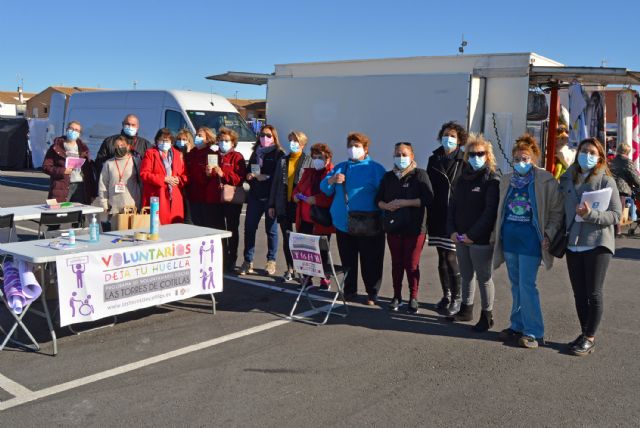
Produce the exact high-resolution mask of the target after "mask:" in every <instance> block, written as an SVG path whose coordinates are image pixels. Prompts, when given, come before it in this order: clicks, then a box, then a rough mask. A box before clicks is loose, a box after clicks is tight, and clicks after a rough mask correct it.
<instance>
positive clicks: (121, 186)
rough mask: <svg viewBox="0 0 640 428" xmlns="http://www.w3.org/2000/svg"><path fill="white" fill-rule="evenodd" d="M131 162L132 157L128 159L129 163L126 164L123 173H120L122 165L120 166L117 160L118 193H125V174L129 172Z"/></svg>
mask: <svg viewBox="0 0 640 428" xmlns="http://www.w3.org/2000/svg"><path fill="white" fill-rule="evenodd" d="M130 160H131V156H128V157H127V161H126V162H125V163H124V168H123V169H122V172H121V171H120V165H118V159H116V168H117V170H118V182H117V183H116V189H115V192H116V193H124V190H125V186H124V173H125V172H126V171H127V165H129V161H130Z"/></svg>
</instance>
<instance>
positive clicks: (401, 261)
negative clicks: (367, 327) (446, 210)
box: [376, 142, 433, 314]
mask: <svg viewBox="0 0 640 428" xmlns="http://www.w3.org/2000/svg"><path fill="white" fill-rule="evenodd" d="M393 164H394V166H393V170H391V171H389V172H387V173H386V174H385V175H384V177H383V178H382V181H381V182H380V188H379V189H378V194H377V196H376V201H377V203H378V207H379V208H380V209H381V210H383V219H384V223H383V224H384V228H385V232H387V244H388V245H389V251H390V252H391V277H392V279H393V299H392V300H391V304H390V305H389V309H390V310H392V311H394V312H395V311H397V310H398V309H399V308H400V306H401V305H402V279H403V277H404V274H405V272H406V273H407V281H408V282H409V306H408V307H407V312H409V313H410V314H417V313H418V306H419V305H418V286H419V283H420V255H421V254H422V249H423V248H424V242H425V239H426V232H427V230H426V226H425V214H426V211H427V209H429V207H430V206H431V203H432V202H433V189H432V188H431V181H429V176H428V175H427V172H426V171H425V170H423V169H420V168H418V166H417V165H416V162H415V159H414V154H413V146H412V145H411V143H405V142H401V143H397V144H396V146H395V150H394V158H393ZM386 217H388V218H386ZM380 262H382V261H380Z"/></svg>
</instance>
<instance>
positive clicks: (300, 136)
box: [287, 131, 308, 147]
mask: <svg viewBox="0 0 640 428" xmlns="http://www.w3.org/2000/svg"><path fill="white" fill-rule="evenodd" d="M291 137H294V138H295V139H296V141H297V142H298V143H300V144H301V145H302V146H303V147H304V146H306V145H307V140H308V138H307V134H305V133H304V132H302V131H291V132H289V135H288V136H287V138H289V139H291Z"/></svg>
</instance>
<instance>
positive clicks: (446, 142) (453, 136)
mask: <svg viewBox="0 0 640 428" xmlns="http://www.w3.org/2000/svg"><path fill="white" fill-rule="evenodd" d="M438 142H439V144H440V147H438V148H437V149H436V150H434V151H433V154H432V155H431V156H430V157H429V162H428V164H427V174H429V180H431V185H432V186H433V194H434V196H433V207H432V209H431V210H429V215H428V216H427V229H428V239H429V246H431V247H436V250H437V251H438V274H439V276H440V284H441V286H442V299H440V301H439V302H438V303H437V305H436V306H437V309H438V310H439V311H440V312H443V313H445V314H447V315H449V314H455V313H457V312H458V311H459V310H460V305H461V297H462V295H461V288H460V268H459V267H458V261H457V259H456V246H455V243H454V242H453V241H452V240H451V239H450V234H449V233H448V230H447V209H448V207H449V201H450V199H451V195H452V194H453V192H454V190H455V187H456V184H457V183H458V180H459V179H460V176H461V175H462V167H463V164H464V151H463V150H462V147H464V146H465V144H466V143H467V132H466V130H465V129H464V128H463V127H462V126H460V125H459V124H458V123H456V122H447V123H445V124H444V125H442V127H441V128H440V132H439V133H438Z"/></svg>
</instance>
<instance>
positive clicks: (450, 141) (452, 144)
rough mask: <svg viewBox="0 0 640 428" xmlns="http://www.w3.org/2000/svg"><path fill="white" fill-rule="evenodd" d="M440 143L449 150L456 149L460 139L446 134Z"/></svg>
mask: <svg viewBox="0 0 640 428" xmlns="http://www.w3.org/2000/svg"><path fill="white" fill-rule="evenodd" d="M440 143H441V144H442V147H444V149H445V150H447V151H451V150H454V149H455V148H456V147H458V139H457V138H456V137H449V136H444V137H442V140H440Z"/></svg>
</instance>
